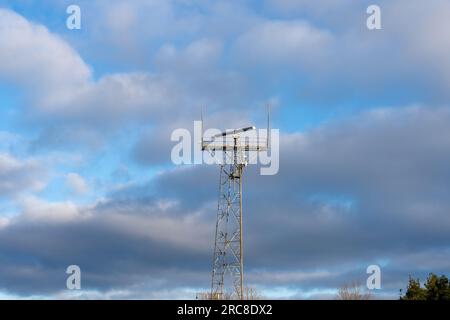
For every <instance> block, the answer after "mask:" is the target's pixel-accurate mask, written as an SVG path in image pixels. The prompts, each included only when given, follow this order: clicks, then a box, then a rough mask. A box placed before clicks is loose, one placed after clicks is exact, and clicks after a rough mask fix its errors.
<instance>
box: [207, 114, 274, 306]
mask: <svg viewBox="0 0 450 320" xmlns="http://www.w3.org/2000/svg"><path fill="white" fill-rule="evenodd" d="M268 121H269V120H268ZM254 129H255V127H247V128H242V129H236V130H230V131H225V132H223V133H221V134H217V135H215V136H212V137H211V140H209V141H204V140H203V129H202V142H201V143H202V150H203V151H209V152H211V153H214V152H215V151H221V152H222V153H223V154H222V156H223V160H225V162H224V164H221V165H220V179H219V199H218V206H217V222H216V232H215V242H214V254H213V263H212V281H211V295H210V298H211V299H214V300H217V299H225V298H228V299H229V298H231V299H243V298H244V259H243V257H244V256H243V228H242V174H243V171H244V167H245V166H246V165H247V158H248V156H247V153H248V152H249V151H256V152H258V151H263V150H267V148H268V141H269V139H268V138H267V139H265V140H264V142H263V143H261V140H260V139H258V138H257V139H256V141H254V140H253V141H250V140H249V139H245V138H242V137H241V136H240V135H239V134H240V133H244V132H246V131H249V130H254ZM268 134H269V125H268V127H267V137H268ZM217 138H220V139H219V141H217V140H216V139H217ZM230 138H231V139H230Z"/></svg>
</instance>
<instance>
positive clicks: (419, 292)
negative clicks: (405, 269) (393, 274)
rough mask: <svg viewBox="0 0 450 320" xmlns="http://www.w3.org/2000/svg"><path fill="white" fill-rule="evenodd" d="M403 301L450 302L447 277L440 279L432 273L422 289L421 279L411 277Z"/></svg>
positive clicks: (449, 286)
mask: <svg viewBox="0 0 450 320" xmlns="http://www.w3.org/2000/svg"><path fill="white" fill-rule="evenodd" d="M400 299H402V300H449V301H450V283H449V280H448V278H447V277H446V276H445V275H442V276H440V277H438V276H437V275H435V274H434V273H430V275H429V276H428V278H427V281H426V282H425V287H421V285H420V281H419V279H414V278H412V277H411V276H410V277H409V282H408V287H407V288H406V293H405V295H404V296H402V297H400Z"/></svg>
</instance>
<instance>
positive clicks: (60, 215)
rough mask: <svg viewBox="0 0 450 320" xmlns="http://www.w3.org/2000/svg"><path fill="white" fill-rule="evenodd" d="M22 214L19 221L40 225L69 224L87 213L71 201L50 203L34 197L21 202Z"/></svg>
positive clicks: (28, 197)
mask: <svg viewBox="0 0 450 320" xmlns="http://www.w3.org/2000/svg"><path fill="white" fill-rule="evenodd" d="M19 205H20V206H21V207H22V213H21V215H19V216H18V217H17V219H19V220H18V221H20V220H22V219H24V220H27V221H32V222H38V223H44V224H45V223H67V222H70V221H74V220H77V219H80V218H83V217H87V216H88V214H87V213H83V211H82V210H81V209H80V208H78V207H77V205H76V204H74V203H72V202H70V201H64V202H49V201H46V200H43V199H39V198H37V197H34V196H27V197H24V198H22V199H21V200H20V202H19Z"/></svg>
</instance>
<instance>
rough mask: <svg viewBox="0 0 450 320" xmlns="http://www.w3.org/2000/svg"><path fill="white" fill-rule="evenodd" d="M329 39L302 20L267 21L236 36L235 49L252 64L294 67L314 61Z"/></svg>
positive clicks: (329, 36) (327, 34) (323, 31)
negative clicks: (237, 37) (267, 63)
mask: <svg viewBox="0 0 450 320" xmlns="http://www.w3.org/2000/svg"><path fill="white" fill-rule="evenodd" d="M332 39H333V38H332V36H331V35H330V34H329V33H328V32H327V31H326V30H320V29H318V28H315V27H313V26H312V25H310V24H309V23H308V22H306V21H302V20H292V21H283V20H267V21H264V22H262V23H259V24H257V25H256V26H254V27H253V28H251V29H250V30H249V31H247V32H245V33H244V34H243V35H242V36H240V37H239V39H238V40H237V50H238V53H239V54H240V55H242V56H243V57H244V58H246V59H248V60H249V61H252V62H253V63H255V62H256V63H266V62H270V63H274V64H289V65H292V64H294V65H298V64H300V63H301V64H306V63H308V62H309V61H312V60H313V59H316V58H317V56H318V55H320V52H321V51H323V50H327V49H328V48H327V46H328V45H329V44H330V42H331V40H332ZM305 59H306V61H305Z"/></svg>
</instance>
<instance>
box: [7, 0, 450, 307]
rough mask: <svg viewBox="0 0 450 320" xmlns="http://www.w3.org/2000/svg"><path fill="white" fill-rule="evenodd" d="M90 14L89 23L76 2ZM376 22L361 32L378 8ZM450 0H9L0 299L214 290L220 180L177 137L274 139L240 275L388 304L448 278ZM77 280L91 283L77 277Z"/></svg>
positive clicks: (315, 295) (287, 293)
mask: <svg viewBox="0 0 450 320" xmlns="http://www.w3.org/2000/svg"><path fill="white" fill-rule="evenodd" d="M71 4H77V5H78V6H79V7H80V8H81V29H80V30H69V29H68V28H67V26H66V19H67V18H68V14H67V13H66V9H67V7H68V6H69V5H71ZM371 4H376V5H378V6H379V7H380V9H381V26H382V27H381V29H380V30H369V29H368V28H367V26H366V20H367V18H368V16H369V15H368V14H367V12H366V9H367V7H368V6H369V5H371ZM448 12H450V3H449V2H448V1H445V0H431V1H426V2H425V1H419V0H396V1H387V0H377V1H365V0H364V1H361V0H341V1H332V0H316V1H307V0H296V1H295V0H277V1H276V0H263V1H233V0H231V1H230V0H228V1H225V0H217V1H206V0H166V1H157V0H145V1H144V0H134V1H124V0H117V1H106V0H95V1H87V0H78V1H64V0H44V1H33V0H27V1H25V0H14V1H12V0H11V1H9V0H1V1H0V299H2V298H4V299H9V298H12V299H16V298H17V299H23V298H25V299H27V298H39V299H41V298H42V299H72V298H80V299H182V298H185V299H193V298H195V295H196V293H197V292H203V291H207V290H209V286H210V283H211V260H212V253H213V240H214V228H215V218H216V208H217V184H218V179H219V168H218V167H217V166H214V165H174V164H173V163H172V162H171V158H170V155H171V149H172V148H173V146H174V144H175V143H174V142H173V141H171V139H170V136H171V133H172V132H173V130H175V129H177V128H186V129H188V130H192V129H193V121H195V120H199V118H200V113H201V109H202V108H203V107H205V108H206V112H205V118H206V124H207V125H208V127H213V128H219V129H221V130H222V129H227V128H235V127H240V126H248V125H255V126H257V127H263V128H264V127H265V121H266V120H265V117H266V115H265V112H266V105H267V104H270V105H271V119H272V127H273V128H277V129H279V130H280V166H279V172H278V173H277V174H276V175H272V176H263V175H260V174H259V167H258V165H251V166H249V167H247V168H246V172H245V178H244V179H245V180H244V199H243V201H244V228H245V231H244V250H245V262H244V264H245V271H244V274H245V281H246V283H247V284H248V285H249V286H252V287H254V288H256V289H257V290H258V291H259V292H260V293H261V294H262V295H263V296H265V297H268V298H277V299H278V298H279V299H332V298H333V297H334V295H335V294H336V292H337V289H338V288H339V287H341V286H342V285H345V284H349V283H352V282H355V281H356V282H359V283H361V284H362V285H364V284H365V283H366V279H367V277H368V274H367V273H366V268H367V267H368V266H369V265H373V264H376V265H379V266H380V268H381V289H377V290H374V291H373V292H372V294H373V295H374V296H375V297H376V298H379V299H396V298H398V294H399V289H403V290H405V287H406V284H407V281H408V277H409V275H413V276H414V277H418V278H420V279H421V280H422V281H423V280H425V279H426V276H427V275H428V273H429V272H434V273H437V274H447V275H448V271H449V268H450V258H449V257H450V232H449V230H450V186H449V181H450V169H449V165H448V164H449V163H450V125H449V124H450V104H449V102H450V90H449V86H450V60H449V59H448V57H449V56H450V37H449V36H448V34H449V30H450V19H448ZM69 265H78V266H80V269H81V274H82V278H81V284H82V289H81V290H75V291H71V290H68V289H67V288H66V279H67V276H68V275H67V274H66V268H67V267H68V266H69Z"/></svg>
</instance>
